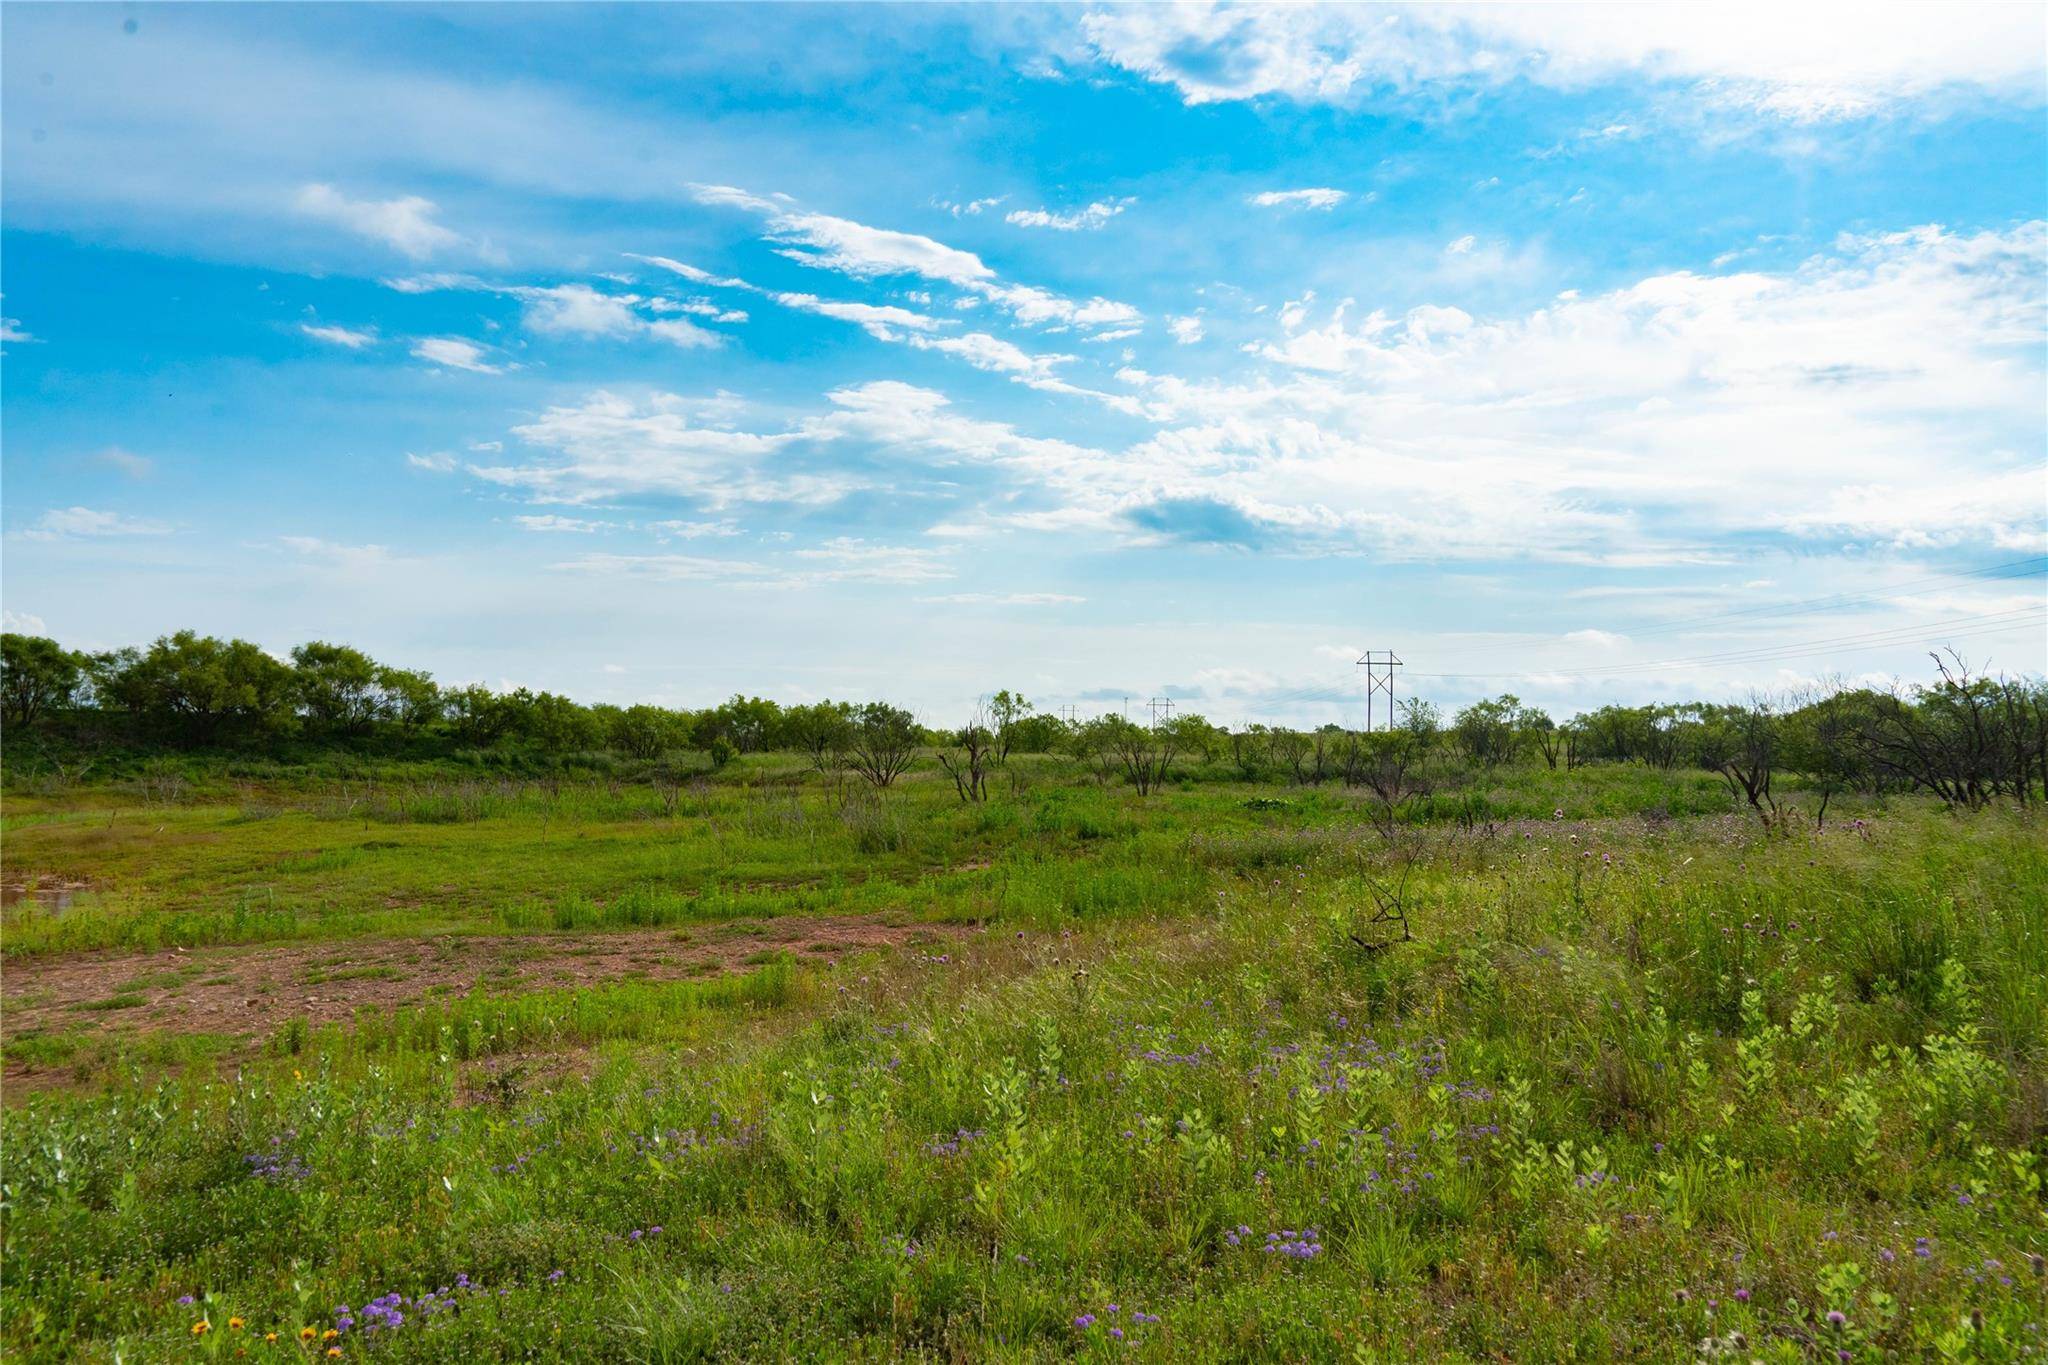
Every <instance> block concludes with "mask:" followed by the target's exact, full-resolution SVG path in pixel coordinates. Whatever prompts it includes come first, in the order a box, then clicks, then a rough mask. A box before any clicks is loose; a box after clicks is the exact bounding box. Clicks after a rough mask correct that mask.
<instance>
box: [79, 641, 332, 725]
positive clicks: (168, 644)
mask: <svg viewBox="0 0 2048 1365" xmlns="http://www.w3.org/2000/svg"><path fill="white" fill-rule="evenodd" d="M293 681H294V680H293V674H292V670H291V668H290V667H289V666H287V665H285V664H283V663H280V662H279V661H278V660H276V659H274V658H272V657H271V656H270V655H269V654H266V653H265V652H264V651H263V650H262V649H261V648H259V647H258V646H256V645H253V644H251V643H250V642H249V641H247V640H220V639H216V638H215V637H213V636H211V635H200V634H199V633H198V632H196V631H190V630H181V631H179V632H178V633H177V634H175V635H166V636H163V637H162V638H160V639H159V640H157V641H156V643H155V644H152V645H151V646H150V647H149V648H148V649H147V650H146V651H144V652H143V653H142V654H141V656H140V657H138V658H136V659H135V660H134V661H133V662H132V663H131V664H129V665H128V666H127V667H126V668H123V669H121V670H120V672H119V673H118V674H115V675H114V676H113V677H112V678H111V679H110V683H111V686H112V689H113V691H114V693H115V697H114V699H115V701H116V703H117V704H118V705H120V706H121V707H123V708H124V709H126V710H128V711H129V712H131V713H133V714H134V715H136V716H138V717H140V718H141V719H142V720H143V721H144V722H145V723H146V724H148V725H150V726H152V727H154V728H155V729H157V730H158V731H160V732H161V733H164V734H165V735H167V736H169V737H170V738H171V739H173V740H174V741H175V742H178V743H183V744H212V743H216V742H218V741H221V740H225V739H229V738H233V737H237V736H246V735H250V734H255V733H259V732H262V731H274V730H278V729H282V728H284V726H286V725H287V724H289V722H290V719H291V713H292V702H293V699H294V698H293V691H294V689H293Z"/></svg>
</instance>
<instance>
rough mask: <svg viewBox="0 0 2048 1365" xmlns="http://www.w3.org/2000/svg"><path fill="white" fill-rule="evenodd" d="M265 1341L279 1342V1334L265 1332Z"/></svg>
mask: <svg viewBox="0 0 2048 1365" xmlns="http://www.w3.org/2000/svg"><path fill="white" fill-rule="evenodd" d="M263 1339H264V1340H265V1341H276V1340H277V1333H275V1332H265V1333H264V1334H263Z"/></svg>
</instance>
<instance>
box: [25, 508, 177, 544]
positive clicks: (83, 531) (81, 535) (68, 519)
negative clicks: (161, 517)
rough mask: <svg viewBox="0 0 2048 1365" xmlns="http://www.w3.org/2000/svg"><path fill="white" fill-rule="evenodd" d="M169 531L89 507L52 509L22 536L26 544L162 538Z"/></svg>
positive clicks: (141, 519)
mask: <svg viewBox="0 0 2048 1365" xmlns="http://www.w3.org/2000/svg"><path fill="white" fill-rule="evenodd" d="M170 530H171V528H170V527H169V526H167V525H165V524H164V523H163V522H160V521H152V520H150V519H149V518H147V517H131V516H128V515H126V514H124V513H121V512H102V511H99V510H96V509H94V508H91V507H53V508H51V509H50V510H49V511H47V512H45V513H43V515H42V516H41V517H39V518H37V519H36V522H35V524H34V525H33V526H31V527H30V528H29V529H28V530H26V531H23V532H22V535H23V536H24V537H25V538H27V539H29V540H84V539H98V538H101V537H106V536H162V535H169V534H170Z"/></svg>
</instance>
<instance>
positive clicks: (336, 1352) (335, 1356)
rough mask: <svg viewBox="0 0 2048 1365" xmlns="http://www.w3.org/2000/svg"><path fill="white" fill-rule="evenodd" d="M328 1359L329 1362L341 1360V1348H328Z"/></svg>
mask: <svg viewBox="0 0 2048 1365" xmlns="http://www.w3.org/2000/svg"><path fill="white" fill-rule="evenodd" d="M327 1358H328V1359H329V1360H339V1359H341V1348H340V1347H339V1346H330V1347H328V1348H327Z"/></svg>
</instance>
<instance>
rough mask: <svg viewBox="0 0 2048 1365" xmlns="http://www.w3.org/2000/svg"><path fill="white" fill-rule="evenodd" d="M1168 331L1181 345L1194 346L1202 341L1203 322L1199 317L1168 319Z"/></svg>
mask: <svg viewBox="0 0 2048 1365" xmlns="http://www.w3.org/2000/svg"><path fill="white" fill-rule="evenodd" d="M1166 330H1167V331H1168V332H1170V333H1172V335H1173V339H1174V340H1175V341H1177V342H1179V343H1180V344H1181V345H1183V346H1192V345H1194V344H1195V343H1196V342H1198V341H1200V340H1201V339H1202V320H1201V319H1200V318H1198V317H1184V318H1168V319H1167V320H1166Z"/></svg>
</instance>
